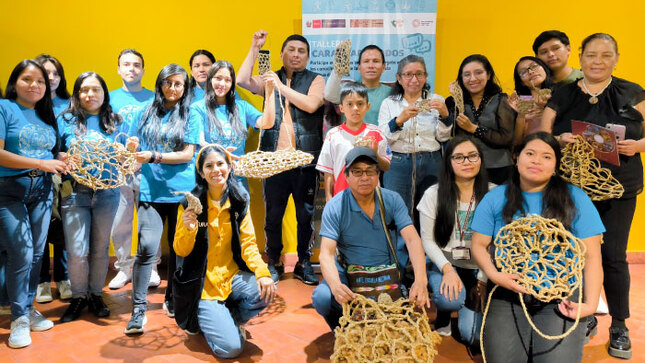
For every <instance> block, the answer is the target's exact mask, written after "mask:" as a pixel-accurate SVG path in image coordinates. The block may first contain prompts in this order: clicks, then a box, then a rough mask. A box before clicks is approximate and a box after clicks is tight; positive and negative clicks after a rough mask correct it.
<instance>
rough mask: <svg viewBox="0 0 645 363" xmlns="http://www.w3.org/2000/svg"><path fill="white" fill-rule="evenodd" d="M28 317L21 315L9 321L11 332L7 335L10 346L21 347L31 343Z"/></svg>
mask: <svg viewBox="0 0 645 363" xmlns="http://www.w3.org/2000/svg"><path fill="white" fill-rule="evenodd" d="M29 332H30V328H29V317H28V316H21V317H19V318H18V319H16V320H14V321H12V322H11V334H10V335H9V347H10V348H23V347H26V346H28V345H29V344H31V336H30V335H29Z"/></svg>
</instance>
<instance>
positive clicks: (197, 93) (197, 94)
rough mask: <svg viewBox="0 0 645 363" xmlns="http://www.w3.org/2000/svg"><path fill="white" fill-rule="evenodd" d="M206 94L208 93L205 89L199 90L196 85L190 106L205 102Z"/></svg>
mask: <svg viewBox="0 0 645 363" xmlns="http://www.w3.org/2000/svg"><path fill="white" fill-rule="evenodd" d="M205 93H206V91H204V89H203V88H199V86H198V85H197V84H195V86H194V87H193V99H192V100H190V104H191V105H192V104H194V103H197V102H199V101H201V100H203V99H204V94H205Z"/></svg>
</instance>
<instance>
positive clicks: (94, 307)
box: [87, 294, 110, 318]
mask: <svg viewBox="0 0 645 363" xmlns="http://www.w3.org/2000/svg"><path fill="white" fill-rule="evenodd" d="M87 303H88V306H89V311H91V312H92V313H93V314H94V315H95V316H96V317H97V318H104V317H106V316H110V309H109V308H108V307H107V305H105V303H104V302H103V297H102V296H101V295H93V294H90V298H89V299H88V301H87Z"/></svg>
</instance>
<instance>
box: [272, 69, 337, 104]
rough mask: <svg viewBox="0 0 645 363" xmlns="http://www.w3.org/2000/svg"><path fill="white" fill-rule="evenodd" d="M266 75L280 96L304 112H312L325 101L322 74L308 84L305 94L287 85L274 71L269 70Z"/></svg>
mask: <svg viewBox="0 0 645 363" xmlns="http://www.w3.org/2000/svg"><path fill="white" fill-rule="evenodd" d="M267 75H269V76H270V77H271V79H272V80H273V82H274V84H275V87H276V88H277V89H278V91H279V92H280V94H281V95H282V97H284V98H286V99H287V100H288V101H289V103H291V104H293V105H294V106H296V107H298V108H299V109H301V110H303V111H305V112H309V113H314V112H316V110H318V109H319V108H320V106H322V105H323V104H324V103H325V100H324V98H323V93H324V90H325V79H324V78H322V76H317V77H316V78H315V79H314V81H313V82H312V83H311V86H309V91H308V92H307V94H304V93H300V92H298V91H296V90H294V89H292V88H289V87H287V86H286V85H285V84H284V83H282V81H280V78H279V77H278V75H277V74H275V73H274V72H269V73H267Z"/></svg>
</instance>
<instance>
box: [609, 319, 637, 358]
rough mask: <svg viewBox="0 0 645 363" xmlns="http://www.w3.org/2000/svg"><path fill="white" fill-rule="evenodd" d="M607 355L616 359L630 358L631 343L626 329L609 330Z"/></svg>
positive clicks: (613, 328) (611, 328) (612, 328)
mask: <svg viewBox="0 0 645 363" xmlns="http://www.w3.org/2000/svg"><path fill="white" fill-rule="evenodd" d="M608 350H609V355H610V356H612V357H616V358H622V359H631V358H632V342H631V340H629V330H627V328H618V327H610V328H609V347H608Z"/></svg>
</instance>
